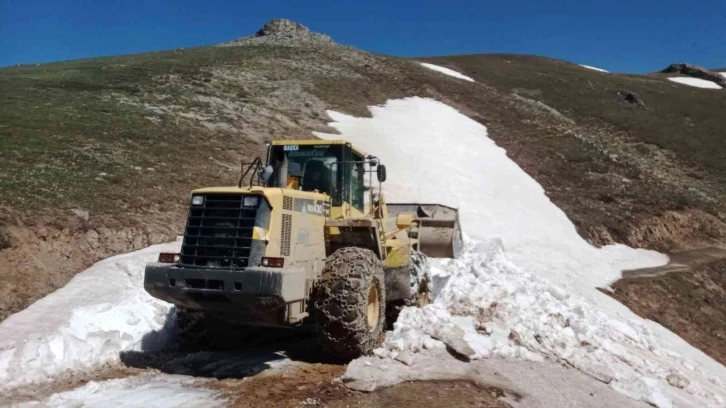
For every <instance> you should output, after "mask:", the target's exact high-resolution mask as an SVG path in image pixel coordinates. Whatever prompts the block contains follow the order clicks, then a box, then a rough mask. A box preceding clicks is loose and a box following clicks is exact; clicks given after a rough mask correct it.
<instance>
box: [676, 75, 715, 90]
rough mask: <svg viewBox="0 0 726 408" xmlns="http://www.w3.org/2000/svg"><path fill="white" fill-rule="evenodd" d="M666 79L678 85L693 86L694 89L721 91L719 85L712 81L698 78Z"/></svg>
mask: <svg viewBox="0 0 726 408" xmlns="http://www.w3.org/2000/svg"><path fill="white" fill-rule="evenodd" d="M668 79H669V80H671V81H673V82H677V83H679V84H684V85H690V86H695V87H696V88H704V89H723V88H721V86H720V85H719V84H717V83H715V82H713V81H707V80H705V79H700V78H691V77H675V78H668Z"/></svg>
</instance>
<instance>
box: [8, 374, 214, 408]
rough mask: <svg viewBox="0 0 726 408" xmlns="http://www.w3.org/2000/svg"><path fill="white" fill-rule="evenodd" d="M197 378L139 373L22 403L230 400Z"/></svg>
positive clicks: (166, 404) (194, 407) (172, 404)
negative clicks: (138, 374) (41, 399)
mask: <svg viewBox="0 0 726 408" xmlns="http://www.w3.org/2000/svg"><path fill="white" fill-rule="evenodd" d="M199 382H200V381H198V380H197V379H195V378H189V377H183V376H177V375H140V376H136V377H130V378H122V379H116V380H108V381H101V382H96V381H91V382H89V383H88V384H85V385H83V386H81V387H78V388H76V389H73V390H70V391H65V392H61V393H58V394H53V395H52V396H50V397H48V398H46V399H45V400H44V401H42V402H40V401H38V402H36V401H34V402H27V403H23V404H19V405H18V407H20V408H32V407H59V408H65V407H68V408H76V407H104V408H112V407H155V408H177V407H179V408H207V407H209V408H214V407H225V406H227V401H225V400H223V399H221V398H219V395H218V394H219V393H218V392H215V391H212V390H209V389H205V388H199Z"/></svg>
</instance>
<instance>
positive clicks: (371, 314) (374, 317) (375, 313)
mask: <svg viewBox="0 0 726 408" xmlns="http://www.w3.org/2000/svg"><path fill="white" fill-rule="evenodd" d="M367 312H368V313H367V315H368V316H367V317H368V330H371V331H372V330H375V328H376V327H377V326H378V320H379V319H380V314H381V304H380V300H379V299H378V289H377V288H376V285H371V287H370V289H368V311H367Z"/></svg>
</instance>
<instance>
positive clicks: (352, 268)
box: [313, 247, 386, 360]
mask: <svg viewBox="0 0 726 408" xmlns="http://www.w3.org/2000/svg"><path fill="white" fill-rule="evenodd" d="M384 285H385V280H384V275H383V264H382V263H381V261H380V260H379V259H378V257H377V256H376V254H375V253H373V251H371V250H369V249H363V248H355V247H347V248H341V249H339V250H337V251H335V253H333V254H332V255H331V256H329V257H328V259H327V261H326V262H325V268H324V269H323V272H322V274H321V275H320V277H319V278H318V280H317V281H316V283H315V288H314V291H313V310H314V313H315V320H316V323H317V334H318V344H320V347H321V348H322V350H323V352H324V353H325V354H327V355H328V356H330V357H333V358H336V359H344V360H350V359H354V358H357V357H360V356H362V355H366V354H370V353H371V352H372V351H373V349H375V348H376V347H378V345H379V344H380V342H381V340H382V336H383V330H384V326H385V321H386V318H385V316H386V315H385V312H386V310H385V309H386V298H385V296H386V288H385V286H384ZM373 296H376V297H377V302H376V301H375V299H372V297H373ZM369 304H370V305H372V306H371V307H370V308H369Z"/></svg>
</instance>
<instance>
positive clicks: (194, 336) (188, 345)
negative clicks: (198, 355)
mask: <svg viewBox="0 0 726 408" xmlns="http://www.w3.org/2000/svg"><path fill="white" fill-rule="evenodd" d="M207 320H208V319H206V318H205V316H204V312H198V311H194V310H189V309H185V308H182V307H178V306H177V307H176V312H174V321H175V322H176V330H177V338H178V339H179V344H180V345H181V346H182V347H183V348H185V349H189V350H198V349H202V348H208V347H210V346H211V337H212V336H211V335H210V327H209V322H208V321H207Z"/></svg>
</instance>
